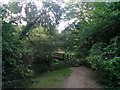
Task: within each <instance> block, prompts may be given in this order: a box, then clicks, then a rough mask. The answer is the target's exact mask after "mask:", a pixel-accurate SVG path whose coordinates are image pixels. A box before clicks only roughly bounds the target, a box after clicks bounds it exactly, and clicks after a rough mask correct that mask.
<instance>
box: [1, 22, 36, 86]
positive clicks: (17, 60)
mask: <svg viewBox="0 0 120 90" xmlns="http://www.w3.org/2000/svg"><path fill="white" fill-rule="evenodd" d="M19 31H20V28H19V27H16V28H15V27H14V25H11V24H9V23H6V22H3V26H2V37H3V41H2V46H3V49H2V57H3V58H2V67H3V69H2V70H3V71H2V74H3V86H4V85H6V84H7V85H9V87H10V86H12V85H13V83H12V81H14V80H19V79H23V78H27V77H30V76H32V75H33V73H34V72H33V71H32V70H31V64H30V63H29V62H30V61H31V60H32V58H33V57H32V52H31V50H30V48H29V47H28V45H27V44H26V43H25V40H23V41H21V40H19V38H18V34H19ZM26 56H28V57H29V56H31V60H28V57H26ZM7 85H6V86H7Z"/></svg>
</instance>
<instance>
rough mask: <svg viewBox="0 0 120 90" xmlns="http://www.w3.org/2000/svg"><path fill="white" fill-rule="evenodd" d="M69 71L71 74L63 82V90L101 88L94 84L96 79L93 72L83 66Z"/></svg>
mask: <svg viewBox="0 0 120 90" xmlns="http://www.w3.org/2000/svg"><path fill="white" fill-rule="evenodd" d="M71 69H72V74H71V75H70V77H68V78H67V79H66V80H65V81H64V86H63V88H101V86H100V85H99V84H98V83H96V81H97V77H96V74H95V72H94V71H93V70H91V69H89V68H87V67H85V66H81V67H74V68H71Z"/></svg>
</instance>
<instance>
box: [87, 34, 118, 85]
mask: <svg viewBox="0 0 120 90" xmlns="http://www.w3.org/2000/svg"><path fill="white" fill-rule="evenodd" d="M119 39H120V37H118V36H117V37H116V38H114V39H112V40H111V42H110V44H109V45H106V44H104V43H98V44H95V45H93V47H92V48H91V50H90V54H89V56H88V57H87V58H86V59H87V63H89V65H90V66H91V67H92V68H93V69H95V70H97V71H101V72H105V73H106V75H107V76H108V80H109V81H110V82H115V83H116V85H119V84H120V81H119V80H120V72H119V70H120V42H119Z"/></svg>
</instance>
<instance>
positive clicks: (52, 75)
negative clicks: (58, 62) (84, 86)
mask: <svg viewBox="0 0 120 90" xmlns="http://www.w3.org/2000/svg"><path fill="white" fill-rule="evenodd" d="M70 73H71V70H70V68H64V69H61V70H55V71H51V72H46V73H43V74H42V75H41V76H39V77H37V78H35V79H33V83H32V84H31V85H29V86H28V88H60V87H62V84H63V81H64V79H65V78H67V77H68V76H69V75H70Z"/></svg>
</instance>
